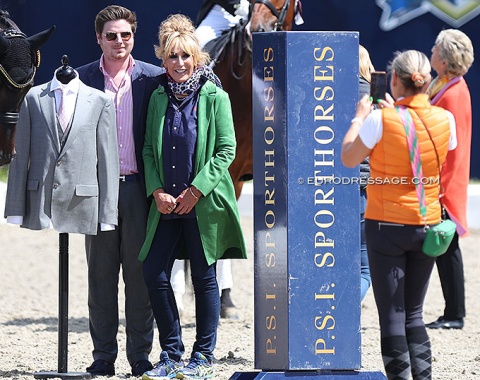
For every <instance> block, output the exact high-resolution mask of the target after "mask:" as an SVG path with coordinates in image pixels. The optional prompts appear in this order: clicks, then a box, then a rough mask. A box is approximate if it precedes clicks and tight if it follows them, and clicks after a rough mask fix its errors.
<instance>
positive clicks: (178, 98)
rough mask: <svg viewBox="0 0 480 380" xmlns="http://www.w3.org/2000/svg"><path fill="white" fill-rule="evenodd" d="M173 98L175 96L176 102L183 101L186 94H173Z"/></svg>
mask: <svg viewBox="0 0 480 380" xmlns="http://www.w3.org/2000/svg"><path fill="white" fill-rule="evenodd" d="M173 96H175V99H177V100H183V99H185V98H186V97H187V94H173Z"/></svg>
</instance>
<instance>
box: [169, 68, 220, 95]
mask: <svg viewBox="0 0 480 380" xmlns="http://www.w3.org/2000/svg"><path fill="white" fill-rule="evenodd" d="M202 76H204V77H206V78H207V79H209V80H211V81H212V82H213V83H215V84H216V85H217V87H220V88H222V84H221V82H220V79H218V77H217V76H216V75H215V73H214V72H213V70H212V69H211V68H210V67H208V66H200V67H198V68H197V69H196V70H195V71H194V72H193V74H192V76H191V77H190V78H188V79H187V80H186V81H185V82H182V83H178V82H175V81H174V80H173V79H172V77H171V76H170V74H169V73H168V71H167V77H168V87H170V90H172V92H173V94H174V95H188V94H191V93H192V92H194V91H196V90H197V89H198V87H199V84H200V79H201V77H202Z"/></svg>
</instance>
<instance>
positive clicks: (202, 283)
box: [143, 218, 220, 361]
mask: <svg viewBox="0 0 480 380" xmlns="http://www.w3.org/2000/svg"><path fill="white" fill-rule="evenodd" d="M183 245H185V246H186V248H187V251H188V255H189V259H190V268H191V276H192V284H193V289H194V292H195V315H196V341H195V343H194V345H193V350H192V354H193V352H199V353H201V354H203V355H204V356H205V357H206V358H207V359H210V360H211V359H213V350H214V348H215V344H216V340H217V327H218V320H219V316H220V294H219V291H218V285H217V278H216V273H215V272H216V269H215V264H212V265H208V264H207V260H206V258H205V254H204V251H203V247H202V241H201V237H200V232H199V230H198V224H197V219H196V218H182V219H167V220H160V223H159V225H158V227H157V231H156V233H155V237H154V239H153V242H152V246H151V248H150V252H149V254H148V256H147V258H146V259H145V261H144V263H143V276H144V279H145V283H146V285H147V288H148V294H149V296H150V303H151V305H152V310H153V315H154V316H155V321H156V323H157V327H158V332H159V338H160V346H161V348H162V351H166V352H167V353H168V355H169V357H170V358H171V359H173V360H177V361H178V360H180V359H181V358H182V356H183V354H184V353H185V347H184V345H183V341H182V331H181V326H180V318H179V314H178V309H177V305H176V303H175V296H174V294H173V289H172V286H171V284H170V277H171V274H172V267H173V262H174V261H175V259H176V257H177V253H178V249H179V247H182V246H183Z"/></svg>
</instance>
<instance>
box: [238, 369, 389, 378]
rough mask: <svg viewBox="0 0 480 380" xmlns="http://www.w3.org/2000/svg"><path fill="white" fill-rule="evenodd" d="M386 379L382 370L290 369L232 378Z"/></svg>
mask: <svg viewBox="0 0 480 380" xmlns="http://www.w3.org/2000/svg"><path fill="white" fill-rule="evenodd" d="M254 379H255V380H286V379H289V380H290V379H293V380H314V379H319V380H385V379H386V377H385V375H384V374H383V373H381V372H361V371H321V372H319V371H288V372H235V373H234V374H233V376H232V377H230V380H254Z"/></svg>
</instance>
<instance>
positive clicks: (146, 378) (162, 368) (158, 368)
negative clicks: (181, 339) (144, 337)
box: [142, 351, 183, 380]
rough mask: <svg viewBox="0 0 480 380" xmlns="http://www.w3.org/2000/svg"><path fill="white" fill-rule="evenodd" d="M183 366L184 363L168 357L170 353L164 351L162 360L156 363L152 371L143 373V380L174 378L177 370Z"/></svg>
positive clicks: (161, 355) (161, 356)
mask: <svg viewBox="0 0 480 380" xmlns="http://www.w3.org/2000/svg"><path fill="white" fill-rule="evenodd" d="M182 367H183V363H182V362H181V361H180V362H176V361H175V360H172V359H170V358H169V357H168V353H167V352H165V351H162V353H161V354H160V361H159V362H158V363H157V364H155V366H154V367H153V369H152V370H151V371H147V372H145V373H144V374H143V376H142V380H164V379H174V378H175V376H176V375H177V372H178V371H179V370H180V369H181V368H182Z"/></svg>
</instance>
